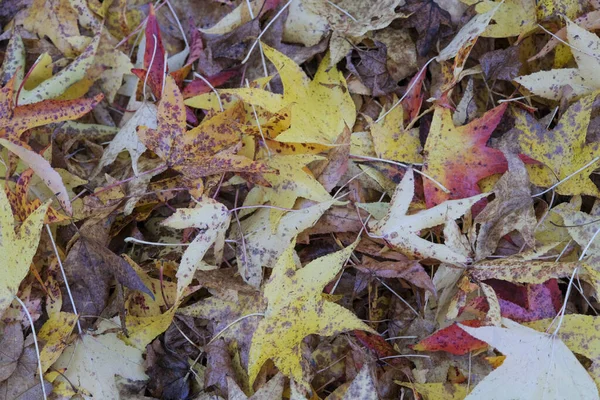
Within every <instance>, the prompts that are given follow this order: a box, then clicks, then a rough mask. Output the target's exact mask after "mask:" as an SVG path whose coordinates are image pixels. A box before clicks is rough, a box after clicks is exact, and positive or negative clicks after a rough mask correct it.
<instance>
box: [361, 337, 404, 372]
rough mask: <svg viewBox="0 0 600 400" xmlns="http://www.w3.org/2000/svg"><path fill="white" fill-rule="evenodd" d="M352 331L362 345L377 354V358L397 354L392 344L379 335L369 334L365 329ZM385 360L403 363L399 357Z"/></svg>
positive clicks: (394, 363) (391, 362)
mask: <svg viewBox="0 0 600 400" xmlns="http://www.w3.org/2000/svg"><path fill="white" fill-rule="evenodd" d="M353 333H354V336H355V337H356V339H358V341H359V342H360V343H361V344H362V345H363V346H365V347H366V348H367V349H369V350H371V351H372V352H374V353H375V354H377V357H379V358H383V357H391V356H395V355H397V354H398V353H397V352H396V351H395V350H394V348H393V347H392V345H391V344H389V343H388V342H386V341H385V339H384V338H382V337H381V336H377V335H371V334H369V333H367V332H365V331H354V332H353ZM385 361H386V362H388V363H389V364H392V365H400V364H403V360H402V359H401V358H390V359H386V360H385Z"/></svg>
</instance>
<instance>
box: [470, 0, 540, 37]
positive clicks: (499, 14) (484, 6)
mask: <svg viewBox="0 0 600 400" xmlns="http://www.w3.org/2000/svg"><path fill="white" fill-rule="evenodd" d="M461 1H462V2H463V3H465V4H467V5H470V6H472V5H475V11H476V12H477V13H479V14H483V13H486V12H489V11H490V10H492V9H494V7H498V9H497V10H496V12H495V13H494V16H493V17H492V19H493V20H494V22H495V23H494V24H490V25H488V27H487V28H486V29H485V31H484V32H483V33H482V34H481V36H482V37H492V38H505V37H511V36H520V37H522V36H524V35H526V34H528V33H530V32H531V31H533V30H535V29H536V28H537V7H536V6H537V3H536V2H535V1H532V0H505V1H502V2H498V1H489V0H488V1H483V2H477V1H473V0H461Z"/></svg>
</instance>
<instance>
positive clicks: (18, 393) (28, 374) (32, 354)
mask: <svg viewBox="0 0 600 400" xmlns="http://www.w3.org/2000/svg"><path fill="white" fill-rule="evenodd" d="M16 344H17V345H19V347H17V348H16V349H17V350H18V351H19V354H20V356H19V357H18V359H17V360H16V365H15V369H14V370H13V372H12V374H11V375H10V376H9V377H8V378H7V379H6V380H4V381H1V382H0V399H1V400H13V399H24V400H25V399H41V398H43V391H42V386H41V383H40V378H39V376H38V359H37V353H36V350H35V345H34V343H33V336H31V335H30V336H29V337H28V338H27V339H25V342H24V343H23V342H20V343H16ZM44 387H45V389H46V393H51V392H52V385H51V384H50V383H49V382H47V381H44Z"/></svg>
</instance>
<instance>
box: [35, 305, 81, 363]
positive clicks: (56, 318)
mask: <svg viewBox="0 0 600 400" xmlns="http://www.w3.org/2000/svg"><path fill="white" fill-rule="evenodd" d="M76 322H77V316H76V315H75V314H71V313H66V312H60V313H58V314H56V315H53V316H51V317H50V319H48V321H46V322H45V323H44V325H42V328H41V329H40V331H39V332H38V338H39V339H40V340H43V341H44V342H45V344H44V347H42V349H41V351H40V361H41V363H42V371H47V370H48V368H50V366H51V365H52V364H54V362H55V361H56V360H58V358H59V357H60V355H61V354H62V352H63V350H64V349H65V347H67V342H68V339H69V336H70V335H71V332H72V331H73V328H74V327H75V323H76Z"/></svg>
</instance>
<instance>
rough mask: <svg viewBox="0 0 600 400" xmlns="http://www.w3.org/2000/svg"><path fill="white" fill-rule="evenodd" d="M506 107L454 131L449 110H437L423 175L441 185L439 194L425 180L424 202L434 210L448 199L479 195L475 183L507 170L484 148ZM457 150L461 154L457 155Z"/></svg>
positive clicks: (493, 152)
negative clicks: (442, 186) (448, 191)
mask: <svg viewBox="0 0 600 400" xmlns="http://www.w3.org/2000/svg"><path fill="white" fill-rule="evenodd" d="M506 107H507V103H504V104H502V105H500V106H498V107H496V108H493V109H491V110H490V111H488V112H486V113H485V114H484V115H483V116H482V117H481V118H479V119H476V120H474V121H472V122H470V123H469V124H467V125H464V126H460V127H455V126H454V123H453V122H452V116H451V114H450V110H448V109H446V108H441V107H438V108H437V109H436V111H435V114H434V116H433V121H432V123H431V130H430V132H429V137H428V138H427V142H426V144H425V154H426V155H427V157H426V163H425V170H424V172H425V173H426V174H428V175H429V176H431V177H433V178H434V179H435V180H437V181H438V182H440V183H441V184H442V185H444V186H445V187H446V188H447V189H448V190H450V193H445V192H444V191H442V190H441V189H440V188H439V187H438V185H436V184H435V183H433V182H432V181H431V179H424V180H423V186H424V190H425V202H426V204H427V207H428V208H430V207H433V206H435V205H437V204H440V203H442V202H444V201H445V200H448V199H463V198H466V197H470V196H474V195H476V194H479V193H480V192H481V191H480V190H479V187H478V186H477V182H479V181H480V180H481V179H483V178H485V177H488V176H490V175H493V174H498V173H503V172H505V171H506V169H507V167H508V166H507V163H506V159H505V158H504V155H503V154H502V152H501V151H499V150H496V149H492V148H490V147H487V146H486V143H487V141H488V140H489V138H490V136H491V135H492V132H493V131H494V129H495V128H496V126H498V124H499V123H500V120H501V119H502V116H503V115H504V111H505V110H506ZM458 150H460V151H458Z"/></svg>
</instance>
